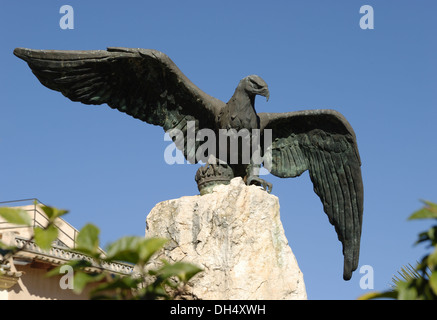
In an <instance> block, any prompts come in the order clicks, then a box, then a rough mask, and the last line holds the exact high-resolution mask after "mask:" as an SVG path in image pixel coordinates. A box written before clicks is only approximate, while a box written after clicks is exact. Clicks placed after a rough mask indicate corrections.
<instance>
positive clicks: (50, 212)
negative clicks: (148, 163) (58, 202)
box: [41, 206, 68, 222]
mask: <svg viewBox="0 0 437 320" xmlns="http://www.w3.org/2000/svg"><path fill="white" fill-rule="evenodd" d="M41 209H42V210H43V211H44V213H45V214H46V215H47V218H49V221H50V222H53V221H55V220H56V218H59V217H61V216H63V215H64V214H67V213H68V211H67V210H60V209H57V208H54V207H49V206H42V207H41Z"/></svg>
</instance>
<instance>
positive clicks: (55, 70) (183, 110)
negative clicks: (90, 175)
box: [14, 48, 225, 162]
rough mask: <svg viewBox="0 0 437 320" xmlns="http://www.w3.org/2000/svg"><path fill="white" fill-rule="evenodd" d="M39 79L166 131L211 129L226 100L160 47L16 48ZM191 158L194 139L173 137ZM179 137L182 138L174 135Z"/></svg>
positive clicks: (79, 98)
mask: <svg viewBox="0 0 437 320" xmlns="http://www.w3.org/2000/svg"><path fill="white" fill-rule="evenodd" d="M14 54H15V55H16V56H17V57H19V58H21V59H23V60H25V61H26V62H27V63H28V65H29V67H30V68H31V69H32V72H33V73H34V74H35V76H36V77H37V78H38V79H39V81H40V82H41V83H42V84H43V85H44V86H46V87H48V88H50V89H53V90H56V91H60V92H62V94H63V95H64V96H66V97H67V98H69V99H71V100H73V101H79V102H82V103H84V104H88V105H100V104H107V105H108V106H110V107H111V108H113V109H117V110H119V111H121V112H124V113H126V114H128V115H130V116H132V117H134V118H136V119H140V120H142V121H145V122H147V123H150V124H153V125H158V126H161V127H163V128H164V130H165V131H166V132H167V131H169V130H172V129H178V130H180V131H181V132H182V133H183V136H184V137H187V131H188V130H190V128H192V127H193V129H194V130H195V131H197V130H200V129H203V128H209V129H216V128H217V122H216V117H217V115H218V114H219V112H220V110H221V109H222V108H223V107H224V106H225V103H224V102H222V101H220V100H218V99H216V98H214V97H212V96H210V95H208V94H206V93H205V92H203V91H202V90H200V89H199V88H198V87H197V86H196V85H194V84H193V83H192V82H191V81H190V80H189V79H188V78H187V77H186V76H185V75H184V74H183V73H182V72H181V71H180V70H179V68H178V67H177V66H176V64H175V63H174V62H173V61H172V60H171V59H170V58H169V57H168V56H167V55H165V54H164V53H162V52H159V51H157V50H152V49H130V48H108V50H106V51H105V50H89V51H78V50H71V51H63V50H32V49H24V48H17V49H15V50H14ZM175 142H176V146H177V147H178V148H179V149H180V150H182V151H183V153H184V155H185V157H186V158H187V159H188V160H189V161H190V162H194V161H197V160H198V159H195V153H196V150H197V148H198V146H199V142H198V141H194V142H193V143H188V142H187V143H178V141H175ZM179 142H181V141H179Z"/></svg>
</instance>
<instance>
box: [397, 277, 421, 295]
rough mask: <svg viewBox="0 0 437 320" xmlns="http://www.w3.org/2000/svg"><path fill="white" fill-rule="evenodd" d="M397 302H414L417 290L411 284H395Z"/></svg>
mask: <svg viewBox="0 0 437 320" xmlns="http://www.w3.org/2000/svg"><path fill="white" fill-rule="evenodd" d="M397 291H398V292H399V295H398V300H416V299H417V297H418V293H417V288H416V287H415V286H414V285H412V283H411V282H406V281H402V282H399V283H398V284H397Z"/></svg>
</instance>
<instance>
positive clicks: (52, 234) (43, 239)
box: [34, 225, 58, 250]
mask: <svg viewBox="0 0 437 320" xmlns="http://www.w3.org/2000/svg"><path fill="white" fill-rule="evenodd" d="M34 234H35V238H34V239H35V243H36V244H37V245H38V247H40V248H41V249H43V250H49V249H50V248H51V247H52V242H53V241H55V240H56V238H57V237H58V228H56V227H55V226H54V225H49V226H48V227H47V228H46V229H42V228H40V227H37V228H35V229H34Z"/></svg>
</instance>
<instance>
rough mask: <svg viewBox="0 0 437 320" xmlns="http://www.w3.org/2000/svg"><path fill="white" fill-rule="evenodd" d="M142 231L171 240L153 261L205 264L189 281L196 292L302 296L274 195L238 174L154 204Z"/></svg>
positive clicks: (275, 297)
mask: <svg viewBox="0 0 437 320" xmlns="http://www.w3.org/2000/svg"><path fill="white" fill-rule="evenodd" d="M146 237H164V238H167V239H170V240H171V241H170V242H169V243H168V244H167V246H166V247H165V250H164V251H163V253H162V254H161V256H159V257H157V258H156V261H158V259H161V258H166V259H167V260H169V261H171V262H174V261H186V262H191V263H194V264H197V265H199V266H201V267H202V268H203V269H204V271H203V272H202V273H200V274H198V275H196V276H195V277H194V278H193V279H192V280H191V281H190V283H189V291H190V292H191V293H192V294H193V295H194V297H195V298H198V299H204V300H211V299H219V300H227V299H235V300H238V299H244V300H246V299H266V300H267V299H269V300H278V299H306V298H307V295H306V291H305V284H304V281H303V274H302V272H301V271H300V269H299V267H298V264H297V261H296V259H295V257H294V255H293V253H292V251H291V249H290V247H289V245H288V241H287V239H286V237H285V234H284V230H283V227H282V223H281V221H280V216H279V201H278V198H277V197H275V196H273V195H270V194H268V193H267V192H265V191H263V190H261V189H260V188H259V187H256V186H246V185H245V184H244V183H243V181H242V179H241V178H240V177H238V178H235V179H233V180H232V181H231V183H230V184H229V185H220V186H216V187H215V188H214V191H213V192H212V193H211V194H206V195H203V196H200V195H197V196H188V197H182V198H180V199H175V200H168V201H164V202H161V203H159V204H157V205H156V206H155V207H154V208H153V209H152V211H151V212H150V214H149V215H148V217H147V228H146Z"/></svg>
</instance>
